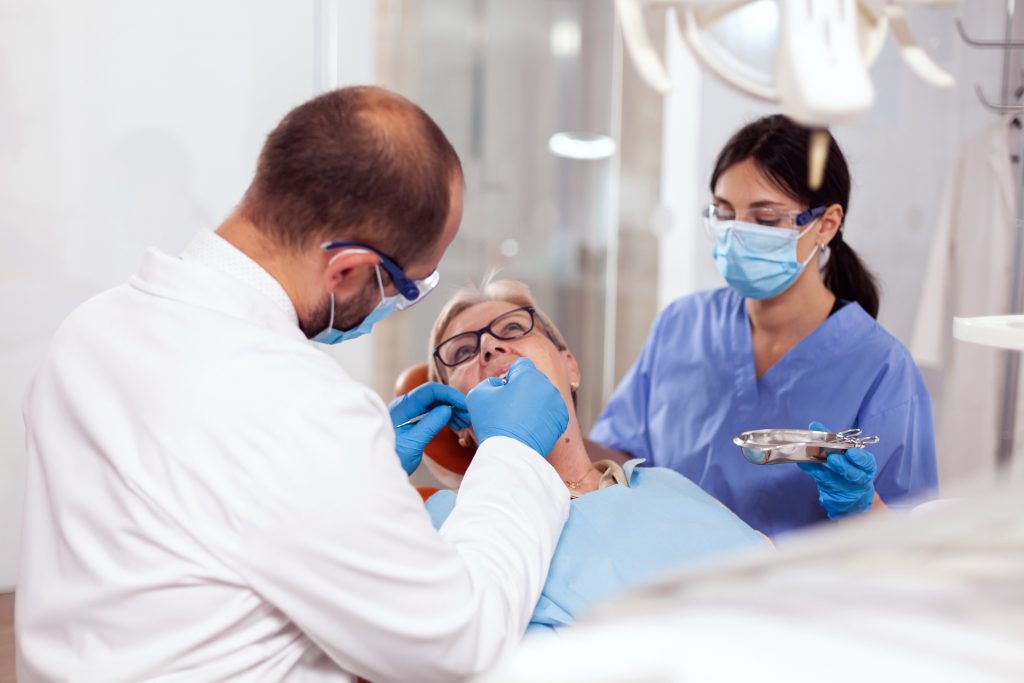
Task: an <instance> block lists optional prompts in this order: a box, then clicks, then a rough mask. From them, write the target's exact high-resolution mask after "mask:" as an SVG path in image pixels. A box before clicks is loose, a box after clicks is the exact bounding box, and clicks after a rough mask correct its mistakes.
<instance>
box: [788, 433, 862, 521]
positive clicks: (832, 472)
mask: <svg viewBox="0 0 1024 683" xmlns="http://www.w3.org/2000/svg"><path fill="white" fill-rule="evenodd" d="M810 428H811V429H814V430H817V431H821V432H827V431H830V430H829V429H828V428H827V427H825V426H824V425H823V424H821V423H820V422H812V423H811V425H810ZM797 466H798V467H799V468H800V469H802V470H803V471H804V472H806V473H807V474H809V475H811V478H812V479H814V481H815V483H817V484H818V502H819V503H821V507H823V508H825V512H827V513H828V517H829V519H841V518H843V517H849V516H851V515H856V514H860V513H862V512H867V511H868V510H870V509H871V503H872V502H873V501H874V500H875V470H876V469H877V465H876V464H875V456H873V455H871V453H869V452H868V451H866V450H864V449H863V448H851V449H850V450H848V451H846V453H830V454H829V456H828V461H827V462H823V463H821V464H818V463H813V462H801V463H797Z"/></svg>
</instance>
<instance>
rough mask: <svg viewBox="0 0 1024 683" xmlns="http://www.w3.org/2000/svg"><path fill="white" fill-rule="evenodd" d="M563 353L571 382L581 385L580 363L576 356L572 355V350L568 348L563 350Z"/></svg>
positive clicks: (573, 384) (576, 385) (575, 385)
mask: <svg viewBox="0 0 1024 683" xmlns="http://www.w3.org/2000/svg"><path fill="white" fill-rule="evenodd" d="M561 354H562V359H563V360H564V361H565V369H566V371H567V372H568V373H569V383H570V384H571V385H572V386H574V387H578V386H579V385H580V365H579V363H577V362H576V356H574V355H572V351H569V350H568V349H566V350H565V351H562V352H561Z"/></svg>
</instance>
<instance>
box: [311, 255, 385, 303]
mask: <svg viewBox="0 0 1024 683" xmlns="http://www.w3.org/2000/svg"><path fill="white" fill-rule="evenodd" d="M324 256H325V257H327V264H326V266H325V267H324V273H323V283H324V288H325V289H326V290H327V291H329V292H334V294H335V296H340V297H342V298H344V296H345V295H347V294H352V293H354V292H355V291H357V290H359V289H361V288H362V287H364V286H365V285H366V279H367V278H368V277H371V278H376V277H377V276H376V274H375V272H374V267H375V266H376V265H377V264H378V263H379V262H380V257H378V256H377V255H376V254H374V253H373V252H372V251H367V250H365V249H342V250H340V251H338V252H336V253H334V254H324Z"/></svg>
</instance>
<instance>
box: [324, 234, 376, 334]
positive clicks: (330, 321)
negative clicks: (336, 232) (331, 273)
mask: <svg viewBox="0 0 1024 683" xmlns="http://www.w3.org/2000/svg"><path fill="white" fill-rule="evenodd" d="M349 251H361V252H364V253H371V252H370V251H369V250H367V249H359V250H355V249H350V250H349ZM339 256H341V252H339V253H337V254H335V255H334V256H332V257H331V258H330V260H329V261H327V265H328V266H330V265H331V264H332V263H334V259H336V258H338V257H339ZM373 268H374V272H376V273H377V288H378V289H380V300H381V302H383V301H384V300H385V299H386V298H387V297H385V296H384V280H383V278H381V276H380V261H378V262H377V263H375V264H374V265H373ZM330 295H331V317H330V318H329V319H328V320H327V327H325V328H324V329H325V330H332V329H334V292H330Z"/></svg>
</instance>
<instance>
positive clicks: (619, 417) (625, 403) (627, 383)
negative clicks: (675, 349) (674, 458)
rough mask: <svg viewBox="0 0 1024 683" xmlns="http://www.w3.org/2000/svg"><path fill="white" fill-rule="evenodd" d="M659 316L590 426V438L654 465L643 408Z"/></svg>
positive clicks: (645, 410)
mask: <svg viewBox="0 0 1024 683" xmlns="http://www.w3.org/2000/svg"><path fill="white" fill-rule="evenodd" d="M661 319H662V316H661V315H659V316H658V317H657V318H656V319H655V321H654V325H653V326H652V327H651V333H650V334H649V335H648V336H647V341H646V342H644V348H643V350H642V351H641V352H640V357H639V358H637V360H636V362H635V363H634V364H633V367H631V368H630V369H629V372H627V373H626V376H625V377H623V378H622V381H621V382H619V386H617V387H616V388H615V391H614V392H613V393H612V397H611V399H609V401H608V405H606V406H605V408H604V410H603V411H602V412H601V417H599V418H598V419H597V423H596V424H595V425H594V428H593V429H591V430H590V439H591V440H593V441H596V442H597V443H599V444H602V445H604V446H607V447H608V448H614V449H615V450H619V451H622V452H624V453H628V454H630V455H632V456H633V457H634V458H643V459H645V460H646V461H647V462H648V464H650V465H656V464H657V461H656V460H655V459H654V458H653V457H652V450H653V449H652V448H651V439H650V432H649V430H648V423H647V415H648V411H647V408H648V406H649V405H650V395H651V368H652V367H653V365H654V357H655V355H656V353H657V348H658V346H659V345H660V341H659V338H660V335H659V329H660V322H661Z"/></svg>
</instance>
